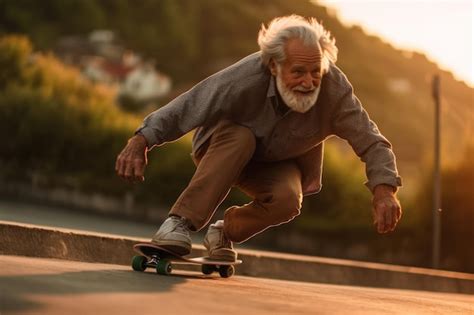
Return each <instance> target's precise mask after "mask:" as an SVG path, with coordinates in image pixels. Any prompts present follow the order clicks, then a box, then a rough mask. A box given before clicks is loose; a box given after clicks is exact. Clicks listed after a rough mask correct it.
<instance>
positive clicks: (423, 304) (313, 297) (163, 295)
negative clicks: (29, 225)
mask: <svg viewBox="0 0 474 315" xmlns="http://www.w3.org/2000/svg"><path fill="white" fill-rule="evenodd" d="M0 266H1V267H0V299H1V300H0V302H1V304H0V313H1V314H2V315H6V314H52V315H54V314H58V315H59V314H60V315H64V314H68V315H73V314H114V315H116V314H180V315H183V314H206V315H208V314H226V315H232V314H249V315H250V314H252V315H253V314H272V315H275V314H364V315H367V314H384V315H385V314H404V315H405V314H443V315H444V314H463V315H466V314H474V296H472V295H463V294H445V293H432V292H420V291H408V290H393V289H375V288H362V287H350V286H339V285H328V284H315V283H300V282H291V281H281V280H270V279H261V278H250V277H242V276H234V277H232V278H229V279H221V278H219V277H218V276H217V275H213V276H210V277H209V276H203V275H201V274H199V273H197V272H192V271H176V272H177V274H176V275H174V276H160V275H157V274H155V273H153V272H152V271H147V272H146V273H141V272H135V271H132V270H131V269H130V268H129V267H127V266H118V265H107V264H92V263H83V262H73V261H62V260H54V259H43V258H29V257H19V256H1V255H0Z"/></svg>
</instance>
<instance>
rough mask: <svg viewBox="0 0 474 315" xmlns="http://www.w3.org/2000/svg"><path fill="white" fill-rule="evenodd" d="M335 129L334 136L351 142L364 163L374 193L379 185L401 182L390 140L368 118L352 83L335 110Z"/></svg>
mask: <svg viewBox="0 0 474 315" xmlns="http://www.w3.org/2000/svg"><path fill="white" fill-rule="evenodd" d="M332 128H333V132H334V134H335V135H337V136H339V137H340V138H342V139H345V140H347V141H348V142H349V144H350V145H351V147H352V148H353V150H354V152H355V153H356V154H357V155H358V156H359V157H360V159H361V160H362V161H363V162H364V163H365V166H366V167H365V169H366V175H367V179H368V181H367V182H366V183H365V185H366V186H367V187H368V188H369V189H370V191H371V192H373V191H374V188H375V186H377V185H379V184H386V185H390V186H393V187H394V188H396V187H398V186H401V185H402V180H401V177H400V176H399V174H398V171H397V166H396V158H395V155H394V153H393V151H392V145H391V143H390V142H389V141H388V140H387V139H386V138H385V137H384V136H383V135H382V134H381V133H380V131H379V129H378V127H377V125H376V124H375V123H374V122H373V121H372V120H371V119H370V118H369V115H368V114H367V112H366V111H365V110H364V108H363V107H362V105H361V103H360V101H359V99H358V98H357V97H356V96H355V95H354V93H353V89H352V87H351V86H350V88H349V89H348V90H347V92H346V93H344V94H343V96H342V98H341V99H340V101H339V102H338V104H337V106H336V108H335V111H334V112H333V115H332Z"/></svg>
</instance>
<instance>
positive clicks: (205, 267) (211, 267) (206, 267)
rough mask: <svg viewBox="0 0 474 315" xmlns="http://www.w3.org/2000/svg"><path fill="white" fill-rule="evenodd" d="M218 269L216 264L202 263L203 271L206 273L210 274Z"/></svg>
mask: <svg viewBox="0 0 474 315" xmlns="http://www.w3.org/2000/svg"><path fill="white" fill-rule="evenodd" d="M216 270H217V268H216V266H214V265H202V266H201V271H202V273H203V274H205V275H210V274H212V273H213V272H214V271H216Z"/></svg>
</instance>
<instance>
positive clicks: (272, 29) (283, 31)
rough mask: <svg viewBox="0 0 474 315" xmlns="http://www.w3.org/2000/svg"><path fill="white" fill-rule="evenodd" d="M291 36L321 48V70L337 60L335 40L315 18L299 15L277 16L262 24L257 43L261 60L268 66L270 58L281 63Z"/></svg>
mask: <svg viewBox="0 0 474 315" xmlns="http://www.w3.org/2000/svg"><path fill="white" fill-rule="evenodd" d="M291 38H300V39H301V40H303V43H305V45H308V46H310V45H315V46H318V44H319V47H320V48H321V52H322V54H323V60H322V70H323V73H326V72H327V71H328V69H329V64H330V62H333V63H335V62H336V60H337V52H338V49H337V47H336V40H335V39H334V38H331V34H330V33H329V31H327V30H325V29H324V27H323V26H322V25H321V24H320V23H318V21H317V20H316V19H315V18H309V19H305V18H303V17H302V16H299V15H295V14H293V15H290V16H283V17H277V18H275V19H273V20H272V21H270V23H269V25H268V27H265V25H264V24H262V28H261V29H260V31H259V32H258V45H259V46H260V51H261V53H262V62H263V63H264V64H265V65H266V66H268V65H269V63H270V60H271V59H273V60H275V62H277V63H279V64H281V63H282V62H283V61H285V59H286V56H285V43H286V42H287V41H288V40H289V39H291Z"/></svg>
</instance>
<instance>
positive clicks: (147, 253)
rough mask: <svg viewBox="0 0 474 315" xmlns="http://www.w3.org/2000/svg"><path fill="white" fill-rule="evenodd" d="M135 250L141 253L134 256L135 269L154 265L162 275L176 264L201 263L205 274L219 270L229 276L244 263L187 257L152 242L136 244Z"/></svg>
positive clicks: (138, 269)
mask: <svg viewBox="0 0 474 315" xmlns="http://www.w3.org/2000/svg"><path fill="white" fill-rule="evenodd" d="M133 250H134V251H135V252H137V253H138V254H140V255H138V256H133V259H132V268H133V270H135V271H145V269H146V268H147V267H152V268H155V269H156V272H157V273H158V274H161V275H169V274H171V272H172V270H173V265H174V264H192V265H201V271H202V273H203V274H205V275H210V274H212V273H213V272H214V271H217V272H219V275H220V276H221V277H222V278H229V277H231V276H232V275H233V274H234V272H235V267H234V265H238V264H241V263H242V260H236V261H225V260H216V259H210V258H208V257H192V258H190V257H185V256H181V255H178V254H176V253H173V252H172V251H170V250H167V249H165V248H163V247H160V246H158V245H155V244H152V243H138V244H135V245H134V246H133Z"/></svg>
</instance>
